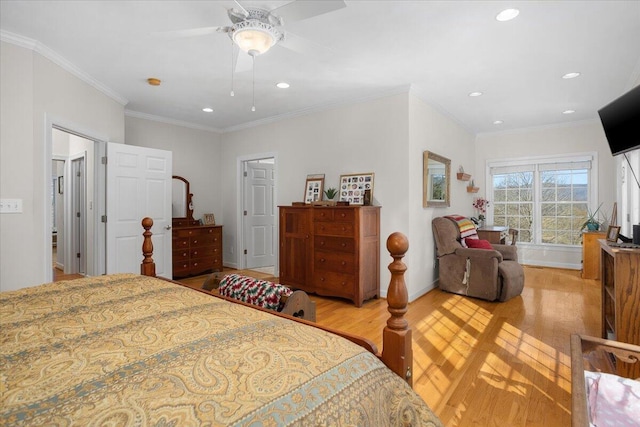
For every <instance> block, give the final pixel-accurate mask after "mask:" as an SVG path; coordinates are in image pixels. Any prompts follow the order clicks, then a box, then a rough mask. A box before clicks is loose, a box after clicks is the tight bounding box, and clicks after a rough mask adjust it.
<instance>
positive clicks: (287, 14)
mask: <svg viewBox="0 0 640 427" xmlns="http://www.w3.org/2000/svg"><path fill="white" fill-rule="evenodd" d="M346 6H347V5H346V3H345V2H344V1H343V0H321V1H320V0H304V1H301V0H298V1H292V2H291V3H287V4H285V5H284V6H280V7H279V8H277V9H274V10H272V11H271V12H272V13H274V14H275V15H277V16H279V17H281V18H282V19H283V20H284V22H285V23H287V22H293V21H302V20H303V19H309V18H313V17H314V16H318V15H322V14H325V13H328V12H333V11H334V10H338V9H342V8H343V7H346Z"/></svg>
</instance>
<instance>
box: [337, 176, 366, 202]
mask: <svg viewBox="0 0 640 427" xmlns="http://www.w3.org/2000/svg"><path fill="white" fill-rule="evenodd" d="M373 179H374V173H373V172H368V173H355V174H349V175H340V188H339V189H338V193H339V194H340V201H341V202H349V204H350V205H364V204H365V194H367V193H366V192H367V191H368V192H369V193H368V194H369V195H368V196H367V197H369V199H370V200H373Z"/></svg>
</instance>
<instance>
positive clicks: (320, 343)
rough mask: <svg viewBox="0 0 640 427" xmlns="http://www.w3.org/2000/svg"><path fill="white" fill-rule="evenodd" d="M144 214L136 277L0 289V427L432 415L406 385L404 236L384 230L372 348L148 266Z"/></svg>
mask: <svg viewBox="0 0 640 427" xmlns="http://www.w3.org/2000/svg"><path fill="white" fill-rule="evenodd" d="M143 225H144V227H145V233H144V235H145V238H144V244H143V253H144V260H143V263H142V266H141V272H143V273H146V275H134V274H116V275H108V276H99V277H91V278H84V279H78V280H73V281H66V282H56V283H49V284H44V285H40V286H36V287H32V288H26V289H22V290H18V291H11V292H4V293H1V294H0V314H1V317H0V354H1V361H0V391H1V393H0V395H1V397H0V399H1V409H0V411H1V412H0V417H1V419H2V420H3V423H4V424H3V425H28V426H35V425H65V426H66V425H77V426H93V425H96V426H98V425H110V426H120V425H122V426H125V425H139V426H167V427H168V426H196V425H265V426H268V425H278V426H280V425H301V426H302V425H304V426H308V425H358V426H367V425H369V426H382V425H407V426H408V425H411V426H419V425H424V426H441V423H440V421H439V420H438V419H437V417H436V416H435V415H434V414H433V413H432V412H431V410H430V409H429V408H428V406H427V405H426V404H425V403H424V401H423V400H422V399H421V398H420V397H419V396H418V395H417V394H416V393H415V392H414V391H413V390H412V388H411V385H410V383H411V365H412V354H411V331H410V329H409V328H408V326H407V322H406V319H404V314H405V312H406V310H407V292H406V286H405V284H404V279H403V273H404V270H405V269H406V267H405V266H404V264H403V263H402V261H401V259H402V256H403V255H404V252H405V251H406V249H407V247H408V244H407V242H406V238H404V236H402V235H400V234H398V233H394V234H393V235H392V236H390V238H389V240H388V241H387V247H388V248H389V250H390V252H391V254H392V257H393V258H394V262H392V263H391V265H390V266H389V268H390V270H391V272H392V279H391V284H390V288H389V294H388V303H389V312H390V313H391V317H390V319H389V321H388V322H387V325H386V327H385V330H384V333H383V334H384V344H383V347H384V348H383V351H382V353H378V352H377V349H376V348H375V345H373V344H372V343H371V342H369V341H367V340H365V339H363V338H358V337H356V336H351V335H346V334H339V333H337V331H330V330H326V329H323V328H320V327H315V326H313V324H312V323H310V322H306V321H304V320H300V319H295V318H293V317H291V316H287V315H282V314H277V313H275V314H274V313H272V312H268V311H266V310H261V309H258V308H255V307H251V306H249V305H247V304H243V303H239V302H235V301H233V300H229V299H225V298H220V297H216V296H212V295H210V294H207V293H204V292H199V291H197V290H194V289H190V288H188V287H186V286H182V285H180V284H178V283H176V282H172V281H169V280H164V279H161V278H156V277H153V276H154V274H153V271H154V269H155V267H154V264H153V259H152V252H153V250H152V248H153V245H152V242H151V232H150V229H151V225H152V221H151V220H150V219H148V218H145V220H143ZM387 347H388V348H387ZM385 365H386V366H385Z"/></svg>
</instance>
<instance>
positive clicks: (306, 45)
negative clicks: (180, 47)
mask: <svg viewBox="0 0 640 427" xmlns="http://www.w3.org/2000/svg"><path fill="white" fill-rule="evenodd" d="M234 2H235V4H236V5H237V6H238V9H236V8H234V7H231V8H229V9H227V15H228V16H229V19H230V20H231V25H227V26H217V27H204V28H193V29H188V30H179V31H169V32H165V33H162V34H164V35H169V36H172V37H192V36H203V35H206V34H211V33H216V32H217V33H226V34H228V36H229V38H230V39H231V40H232V42H233V43H234V45H235V46H237V47H238V48H239V49H240V50H242V51H243V52H246V53H247V55H234V50H235V49H232V51H231V55H232V59H231V92H230V95H231V96H235V94H234V90H233V87H234V82H233V80H234V79H233V74H234V72H235V71H246V70H248V69H253V71H254V76H253V90H252V92H253V95H252V96H253V100H252V106H251V111H256V107H255V58H256V56H259V55H262V54H264V53H266V52H267V51H268V50H269V49H271V47H273V46H275V45H280V46H283V47H285V48H288V49H290V50H293V51H295V52H298V53H304V52H305V51H312V50H313V51H314V52H315V51H317V45H314V44H313V43H311V42H309V41H308V40H305V39H303V38H302V37H299V36H295V35H294V34H292V33H290V32H285V31H284V30H283V29H282V27H283V26H284V22H285V20H287V21H300V20H303V19H308V18H312V17H314V16H318V15H322V14H325V13H328V12H332V11H335V10H338V9H342V8H344V7H346V4H345V2H344V0H315V1H314V0H304V1H301V0H297V1H295V0H294V1H292V2H290V3H287V4H285V5H284V6H281V7H278V8H275V9H271V10H266V9H261V8H257V7H244V6H243V5H242V4H240V2H238V1H237V0H234Z"/></svg>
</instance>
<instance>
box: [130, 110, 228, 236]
mask: <svg viewBox="0 0 640 427" xmlns="http://www.w3.org/2000/svg"><path fill="white" fill-rule="evenodd" d="M125 135H126V140H127V142H126V143H127V145H136V146H139V147H149V148H158V149H162V150H168V151H172V152H173V174H174V175H178V176H181V177H183V178H185V179H186V180H187V181H189V187H190V191H191V193H193V205H194V212H193V217H194V218H195V219H200V218H202V215H203V214H205V213H213V214H215V218H216V224H223V225H226V224H224V216H223V211H222V196H221V190H222V172H221V153H220V152H221V142H220V140H221V135H220V134H219V133H216V132H210V131H206V130H198V129H192V128H187V127H184V126H178V125H173V124H168V123H162V122H157V121H151V120H146V119H140V118H135V117H126V118H125Z"/></svg>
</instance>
